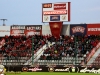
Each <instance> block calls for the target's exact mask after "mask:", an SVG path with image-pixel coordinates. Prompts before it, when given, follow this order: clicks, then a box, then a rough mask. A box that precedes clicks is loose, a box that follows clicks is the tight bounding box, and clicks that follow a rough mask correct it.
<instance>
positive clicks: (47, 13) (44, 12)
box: [43, 10, 67, 15]
mask: <svg viewBox="0 0 100 75" xmlns="http://www.w3.org/2000/svg"><path fill="white" fill-rule="evenodd" d="M43 14H44V15H56V14H60V15H61V14H67V11H66V10H60V11H43Z"/></svg>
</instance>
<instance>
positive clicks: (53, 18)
mask: <svg viewBox="0 0 100 75" xmlns="http://www.w3.org/2000/svg"><path fill="white" fill-rule="evenodd" d="M59 20H60V16H50V21H59Z"/></svg>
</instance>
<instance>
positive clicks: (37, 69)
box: [28, 67, 42, 72]
mask: <svg viewBox="0 0 100 75" xmlns="http://www.w3.org/2000/svg"><path fill="white" fill-rule="evenodd" d="M28 70H29V71H32V72H34V71H42V69H41V68H38V67H35V68H29V69H28Z"/></svg>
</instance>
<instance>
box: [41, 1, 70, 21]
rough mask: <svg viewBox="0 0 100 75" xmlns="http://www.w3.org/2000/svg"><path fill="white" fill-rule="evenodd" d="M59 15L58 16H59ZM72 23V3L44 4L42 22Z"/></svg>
mask: <svg viewBox="0 0 100 75" xmlns="http://www.w3.org/2000/svg"><path fill="white" fill-rule="evenodd" d="M57 15H58V16H57ZM59 21H60V22H64V21H70V2H66V3H65V2H61V3H43V4H42V22H59Z"/></svg>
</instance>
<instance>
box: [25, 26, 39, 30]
mask: <svg viewBox="0 0 100 75" xmlns="http://www.w3.org/2000/svg"><path fill="white" fill-rule="evenodd" d="M26 29H27V30H41V26H36V27H35V26H30V27H27V28H26Z"/></svg>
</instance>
